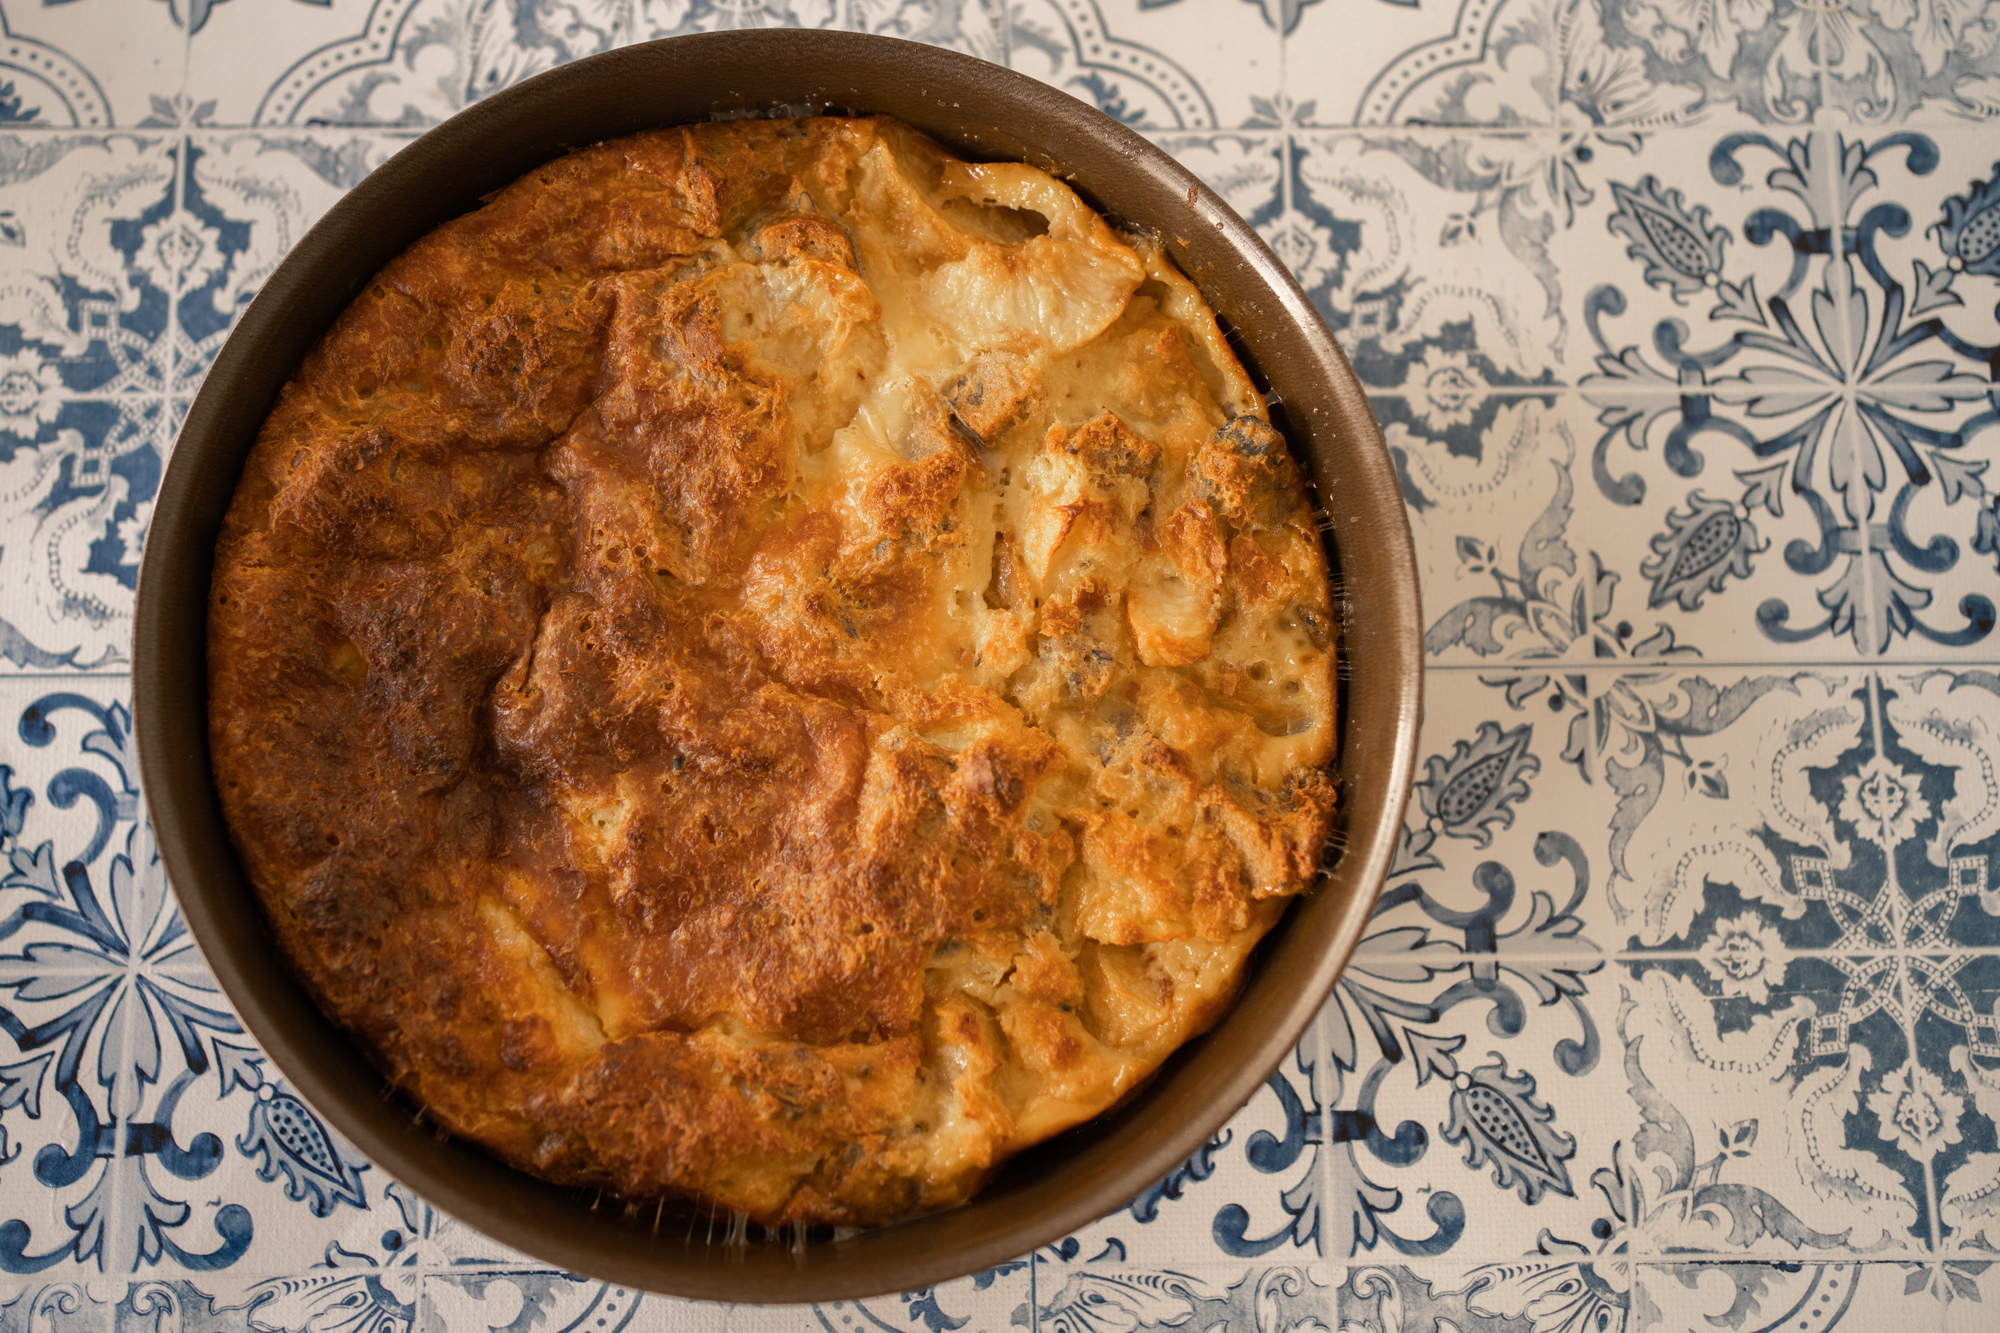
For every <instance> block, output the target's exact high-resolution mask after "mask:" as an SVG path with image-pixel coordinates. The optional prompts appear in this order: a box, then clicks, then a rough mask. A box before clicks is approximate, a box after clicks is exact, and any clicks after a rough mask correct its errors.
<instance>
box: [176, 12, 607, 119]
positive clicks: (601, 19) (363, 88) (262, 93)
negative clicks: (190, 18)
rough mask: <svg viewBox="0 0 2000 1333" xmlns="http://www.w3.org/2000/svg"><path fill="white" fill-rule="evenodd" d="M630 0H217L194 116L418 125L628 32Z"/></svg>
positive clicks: (204, 42)
mask: <svg viewBox="0 0 2000 1333" xmlns="http://www.w3.org/2000/svg"><path fill="white" fill-rule="evenodd" d="M632 2H633V0H478V2H477V3H461V2H460V0H300V3H299V4H298V5H292V6H288V8H287V10H286V12H285V13H284V15H283V17H282V19H279V18H277V17H276V16H275V15H268V16H267V15H265V14H260V13H259V12H257V10H256V9H254V8H250V7H245V6H236V7H233V9H219V10H217V11H215V12H214V13H213V15H212V16H211V17H210V19H209V22H208V24H207V26H206V27H204V28H203V29H202V30H201V32H200V33H199V34H198V35H196V37H195V38H194V39H193V42H192V43H191V53H190V56H189V72H188V92H187V99H188V102H189V104H190V106H191V108H192V111H193V114H191V115H190V116H189V118H188V119H189V123H199V124H203V125H215V126H234V127H241V126H252V125H256V126H302V127H303V126H312V125H348V126H362V125H382V126H398V127H417V128H422V127H425V126H429V125H434V124H436V123H437V122H439V121H441V120H443V119H445V118H446V117H447V116H450V115H452V114H453V113H455V112H458V111H461V110H463V109H464V108H465V107H467V106H470V105H471V104H472V103H473V102H476V101H478V100H479V99H480V98H481V97H484V96H487V95H488V94H490V93H493V92H496V91H498V90H499V89H501V88H506V87H510V86H511V85H513V84H516V83H519V82H521V81H522V80H523V79H527V78H531V77H533V76H534V75H536V74H540V73H542V72H543V71H544V70H548V69H552V68H554V67H555V66H557V65H561V64H566V63H568V62H569V61H572V60H577V59H580V58H582V57H584V56H589V55H596V54H597V53H598V52H600V51H607V50H609V49H611V48H612V47H613V46H615V45H618V44H620V43H621V42H624V41H628V40H630V33H631V6H632Z"/></svg>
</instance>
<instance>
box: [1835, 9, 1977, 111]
mask: <svg viewBox="0 0 2000 1333" xmlns="http://www.w3.org/2000/svg"><path fill="white" fill-rule="evenodd" d="M1823 22H1824V23H1825V28H1824V41H1823V44H1822V50H1823V51H1824V52H1825V59H1826V65H1827V81H1826V82H1827V91H1828V101H1829V103H1830V104H1831V105H1833V106H1837V107H1840V108H1842V109H1843V110H1845V111H1846V112H1847V113H1848V114H1849V115H1851V116H1852V117H1853V118H1854V120H1855V122H1856V123H1857V124H1860V125H1863V126H1866V127H1869V128H1871V129H1873V128H1876V127H1880V128H1884V129H1894V128H1899V127H1901V126H1904V125H1908V124H1911V123H1922V124H1926V125H1939V124H1946V123H1950V122H1953V121H1957V122H1961V123H1962V122H1964V121H1968V120H1970V121H1975V122H1977V121H1990V119H1991V118H1992V117H1993V116H1995V115H2000V9H1996V7H1995V6H1994V5H1993V4H1992V3H1991V0H1847V3H1845V4H1842V5H1829V6H1827V15H1826V18H1825V19H1824V20H1823Z"/></svg>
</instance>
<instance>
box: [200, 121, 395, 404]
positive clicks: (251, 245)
mask: <svg viewBox="0 0 2000 1333" xmlns="http://www.w3.org/2000/svg"><path fill="white" fill-rule="evenodd" d="M412 137H414V136H413V132H411V131H407V130H405V131H396V130H381V131H368V130H361V131H355V130H345V129H335V128H328V127H311V128H304V129H276V130H254V131H227V130H221V131H197V132H196V133H194V134H193V135H191V136H190V137H189V139H188V140H187V148H186V150H185V151H186V153H187V160H188V163H189V169H188V171H187V174H186V178H185V180H184V181H183V183H182V190H181V194H180V197H179V199H178V200H177V206H178V212H177V218H178V219H179V225H180V227H181V229H182V231H183V233H184V234H185V235H186V236H187V237H189V238H190V239H189V241H188V248H189V250H190V253H192V254H194V255H195V256H197V258H196V259H195V260H194V261H192V262H190V263H189V265H188V266H187V274H186V277H185V279H184V282H183V290H182V291H181V292H180V293H179V296H178V299H177V301H176V304H175V310H174V314H175V322H176V325H177V333H178V336H179V338H180V340H181V344H182V347H183V352H182V360H181V363H180V366H179V368H178V375H177V378H176V381H175V384H174V395H175V397H176V398H177V399H185V398H191V397H192V395H193V394H194V392H195V391H196V390H197V389H199V388H200V385H201V381H202V379H203V377H204V376H206V375H207V374H208V368H209V366H210V364H211V363H212V362H213V361H214V360H215V356H216V353H218V352H220V351H221V350H222V343H223V341H224V339H226V338H227V337H228V334H229V330H230V328H231V327H233V325H234V324H235V321H236V318H237V317H238V316H239V315H241V314H242V313H243V311H244V310H245V309H246V308H247V307H248V306H249V304H250V302H251V300H252V298H254V297H255V296H256V295H257V292H258V289H259V288H261V287H262V286H263V283H264V280H265V279H266V278H268V277H270V275H271V272H272V270H273V269H275V268H276V267H277V266H278V262H279V261H280V260H282V259H283V258H284V257H285V255H286V254H287V253H288V252H289V251H290V250H291V248H292V246H293V245H295V244H296V243H297V242H298V239H299V237H301V236H303V235H304V234H305V232H306V230H307V229H308V228H310V227H311V226H312V224H313V223H315V222H317V221H319V219H320V216H321V215H322V214H323V213H325V212H326V210H327V209H329V208H331V207H333V205H334V204H335V203H336V202H338V201H339V199H340V197H341V196H342V195H343V194H345V193H346V192H347V191H348V190H351V189H352V188H354V186H356V185H358V184H360V182H361V180H362V179H363V178H364V177H366V176H367V175H368V173H369V172H371V171H373V170H374V169H375V168H376V167H378V166H380V165H381V164H382V163H383V162H385V161H387V160H388V158H389V157H390V156H391V155H393V154H394V153H396V152H397V151H398V150H399V149H401V148H402V147H403V146H404V145H405V144H407V143H408V142H409V141H410V139H411V138H412Z"/></svg>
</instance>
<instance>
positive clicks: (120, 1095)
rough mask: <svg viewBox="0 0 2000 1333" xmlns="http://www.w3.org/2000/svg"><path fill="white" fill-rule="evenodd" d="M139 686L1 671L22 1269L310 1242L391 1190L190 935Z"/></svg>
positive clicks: (13, 1168) (9, 1050) (1, 953)
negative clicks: (316, 1107)
mask: <svg viewBox="0 0 2000 1333" xmlns="http://www.w3.org/2000/svg"><path fill="white" fill-rule="evenodd" d="M65 685H67V686H69V688H64V686H65ZM121 693H122V683H121V682H101V683H100V682H92V683H90V684H89V685H88V686H86V685H85V684H84V683H83V682H81V681H77V682H50V681H47V680H42V681H15V682H12V683H9V684H7V685H6V686H5V687H4V688H0V698H3V699H4V701H5V702H4V707H5V709H6V711H7V714H8V716H9V717H11V718H12V719H13V720H14V725H12V726H10V728H9V730H10V731H11V732H12V733H13V734H14V735H15V737H16V740H15V741H14V742H13V743H11V744H9V745H8V746H6V747H5V749H6V760H7V762H5V763H0V857H4V859H5V865H6V869H5V873H4V876H0V1033H4V1034H5V1035H4V1040H0V1182H5V1186H4V1188H0V1198H5V1199H6V1200H7V1201H8V1202H7V1203H6V1204H5V1205H0V1272H5V1273H11V1274H17V1275H26V1274H34V1273H40V1272H55V1271H58V1270H63V1271H68V1270H79V1271H86V1272H89V1273H93V1274H103V1275H108V1276H112V1277H122V1276H123V1275H127V1274H131V1273H134V1272H136V1271H137V1270H138V1269H139V1268H140V1267H141V1266H142V1265H144V1266H149V1267H150V1266H153V1265H157V1264H161V1263H169V1264H171V1265H174V1266H178V1267H180V1268H182V1269H186V1270H191V1271H199V1272H213V1271H216V1270H219V1269H223V1268H227V1267H230V1266H231V1265H234V1264H236V1263H237V1261H238V1260H240V1259H243V1258H244V1257H245V1255H246V1254H248V1253H249V1252H250V1251H251V1250H252V1247H253V1245H254V1244H255V1242H256V1241H257V1239H258V1237H259V1235H260V1234H262V1235H269V1234H270V1233H271V1231H272V1230H273V1229H274V1228H275V1229H276V1230H277V1232H278V1236H277V1238H276V1242H275V1243H276V1245H277V1246H278V1247H279V1249H280V1250H281V1251H282V1252H285V1253H287V1254H292V1253H296V1249H295V1248H293V1247H295V1246H296V1245H297V1243H298V1241H299V1240H300V1239H301V1238H302V1231H303V1230H305V1229H307V1228H308V1227H309V1221H308V1219H311V1220H314V1221H316V1220H319V1219H327V1220H328V1221H329V1225H331V1226H333V1227H336V1228H337V1226H338V1224H339V1223H340V1221H342V1220H344V1218H345V1217H346V1216H348V1215H351V1214H352V1213H354V1212H364V1213H365V1212H366V1210H368V1209H369V1208H370V1207H371V1205H372V1204H373V1203H375V1202H377V1201H379V1198H380V1194H379V1191H380V1189H381V1184H380V1181H379V1177H377V1176H376V1175H375V1173H374V1172H373V1170H372V1168H370V1167H369V1166H368V1165H367V1164H366V1163H365V1162H363V1161H361V1160H360V1159H359V1158H358V1157H356V1156H355V1155H354V1153H353V1151H352V1150H351V1149H349V1148H347V1147H346V1146H345V1145H344V1144H342V1143H341V1142H339V1140H337V1139H336V1138H334V1136H333V1135H332V1134H331V1133H330V1132H329V1131H328V1130H327V1129H326V1127H325V1126H324V1125H323V1124H322V1123H321V1122H320V1120H319V1118H318V1117H317V1115H315V1114H314V1113H313V1111H312V1110H311V1109H310V1108H309V1107H307V1106H306V1105H305V1104H304V1103H303V1102H301V1101H300V1100H299V1099H298V1098H297V1097H296V1096H294V1095H293V1094H292V1093H291V1092H290V1091H289V1090H287V1089H286V1087H285V1086H284V1084H283V1083H282V1081H280V1080H279V1079H278V1077H277V1076H276V1074H275V1071H272V1070H270V1069H269V1068H268V1067H267V1066H266V1063H265V1060H264V1057H263V1056H262V1055H261V1054H260V1053H259V1052H258V1051H257V1050H256V1048H255V1046H254V1045H253V1044H252V1043H251V1042H250V1040H249V1039H248V1038H247V1037H246V1036H245V1035H244V1034H243V1029H242V1027H241V1025H240V1024H239V1023H238V1022H237V1019H236V1017H235V1015H234V1014H232V1013H231V1012H230V1011H229V1007H228V1005H227V1003H226V1002H225V1001H224V1000H223V999H222V996H221V994H220V992H219V991H218V990H217V988H216V985H215V982H214V980H213V979H212V978H211V977H210V975H209V973H208V969H207V966H206V965H205V964H204V963H203V962H202V960H201V957H200V955H199V954H198V953H197V952H196V950H195V948H194V945H193V942H192V941H191V940H190V939H189V937H188V935H187V930H186V926H185V924H184V923H183V921H182V920H181V916H180V912H179V910H178V908H177V907H176V906H175V905H174V901H173V898H172V895H171V894H170V893H169V891H168V888H167V883H166V879H165V877H164V875H163V873H162V871H161V868H160V863H159V856H158V853H157V851H156V850H155V848H154V846H153V841H152V833H151V829H150V827H149V825H148V824H147V822H146V820H145V818H144V816H143V813H142V810H141V807H140V803H139V797H138V790H137V786H136V779H137V768H136V757H135V755H134V753H133V749H132V734H131V715H130V712H129V710H128V708H127V706H126V704H125V703H124V702H123V700H122V699H121V698H120V697H119V695H120V694H121ZM224 1200H228V1202H224ZM260 1213H261V1214H262V1215H261V1217H260V1216H259V1214H260ZM330 1238H331V1237H330V1236H329V1239H330ZM322 1244H324V1242H322ZM270 1248H271V1245H270V1244H267V1245H266V1247H265V1249H267V1250H269V1249H270ZM274 1257H275V1256H274ZM252 1262H253V1263H254V1262H255V1260H254V1259H253V1260H252Z"/></svg>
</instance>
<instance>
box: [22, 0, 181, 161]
mask: <svg viewBox="0 0 2000 1333" xmlns="http://www.w3.org/2000/svg"><path fill="white" fill-rule="evenodd" d="M194 3H196V4H197V5H200V6H201V7H202V8H204V9H205V8H206V7H207V3H208V0H194ZM113 7H116V8H117V10H118V17H117V18H116V19H115V20H112V21H107V11H108V10H110V9H112V8H113ZM187 70H188V43H187V33H186V31H185V29H184V28H183V26H182V24H181V20H180V5H178V4H177V5H175V6H173V7H172V8H171V9H170V8H169V7H168V6H166V5H150V4H147V5H135V4H130V3H123V4H121V3H119V0H110V3H108V4H107V3H106V0H94V2H93V3H85V4H72V5H60V6H55V5H44V4H38V3H35V0H8V3H7V4H5V5H4V6H0V126H22V125H33V126H40V127H48V128H52V129H84V130H105V129H110V128H112V127H113V126H121V127H126V128H131V127H134V126H138V125H141V124H143V123H145V122H146V121H147V120H148V119H149V118H151V117H154V116H156V115H157V114H158V112H159V109H160V108H161V107H162V106H171V105H172V104H173V102H174V100H175V99H176V98H177V97H179V96H181V95H182V93H183V91H184V88H185V84H186V80H187Z"/></svg>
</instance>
